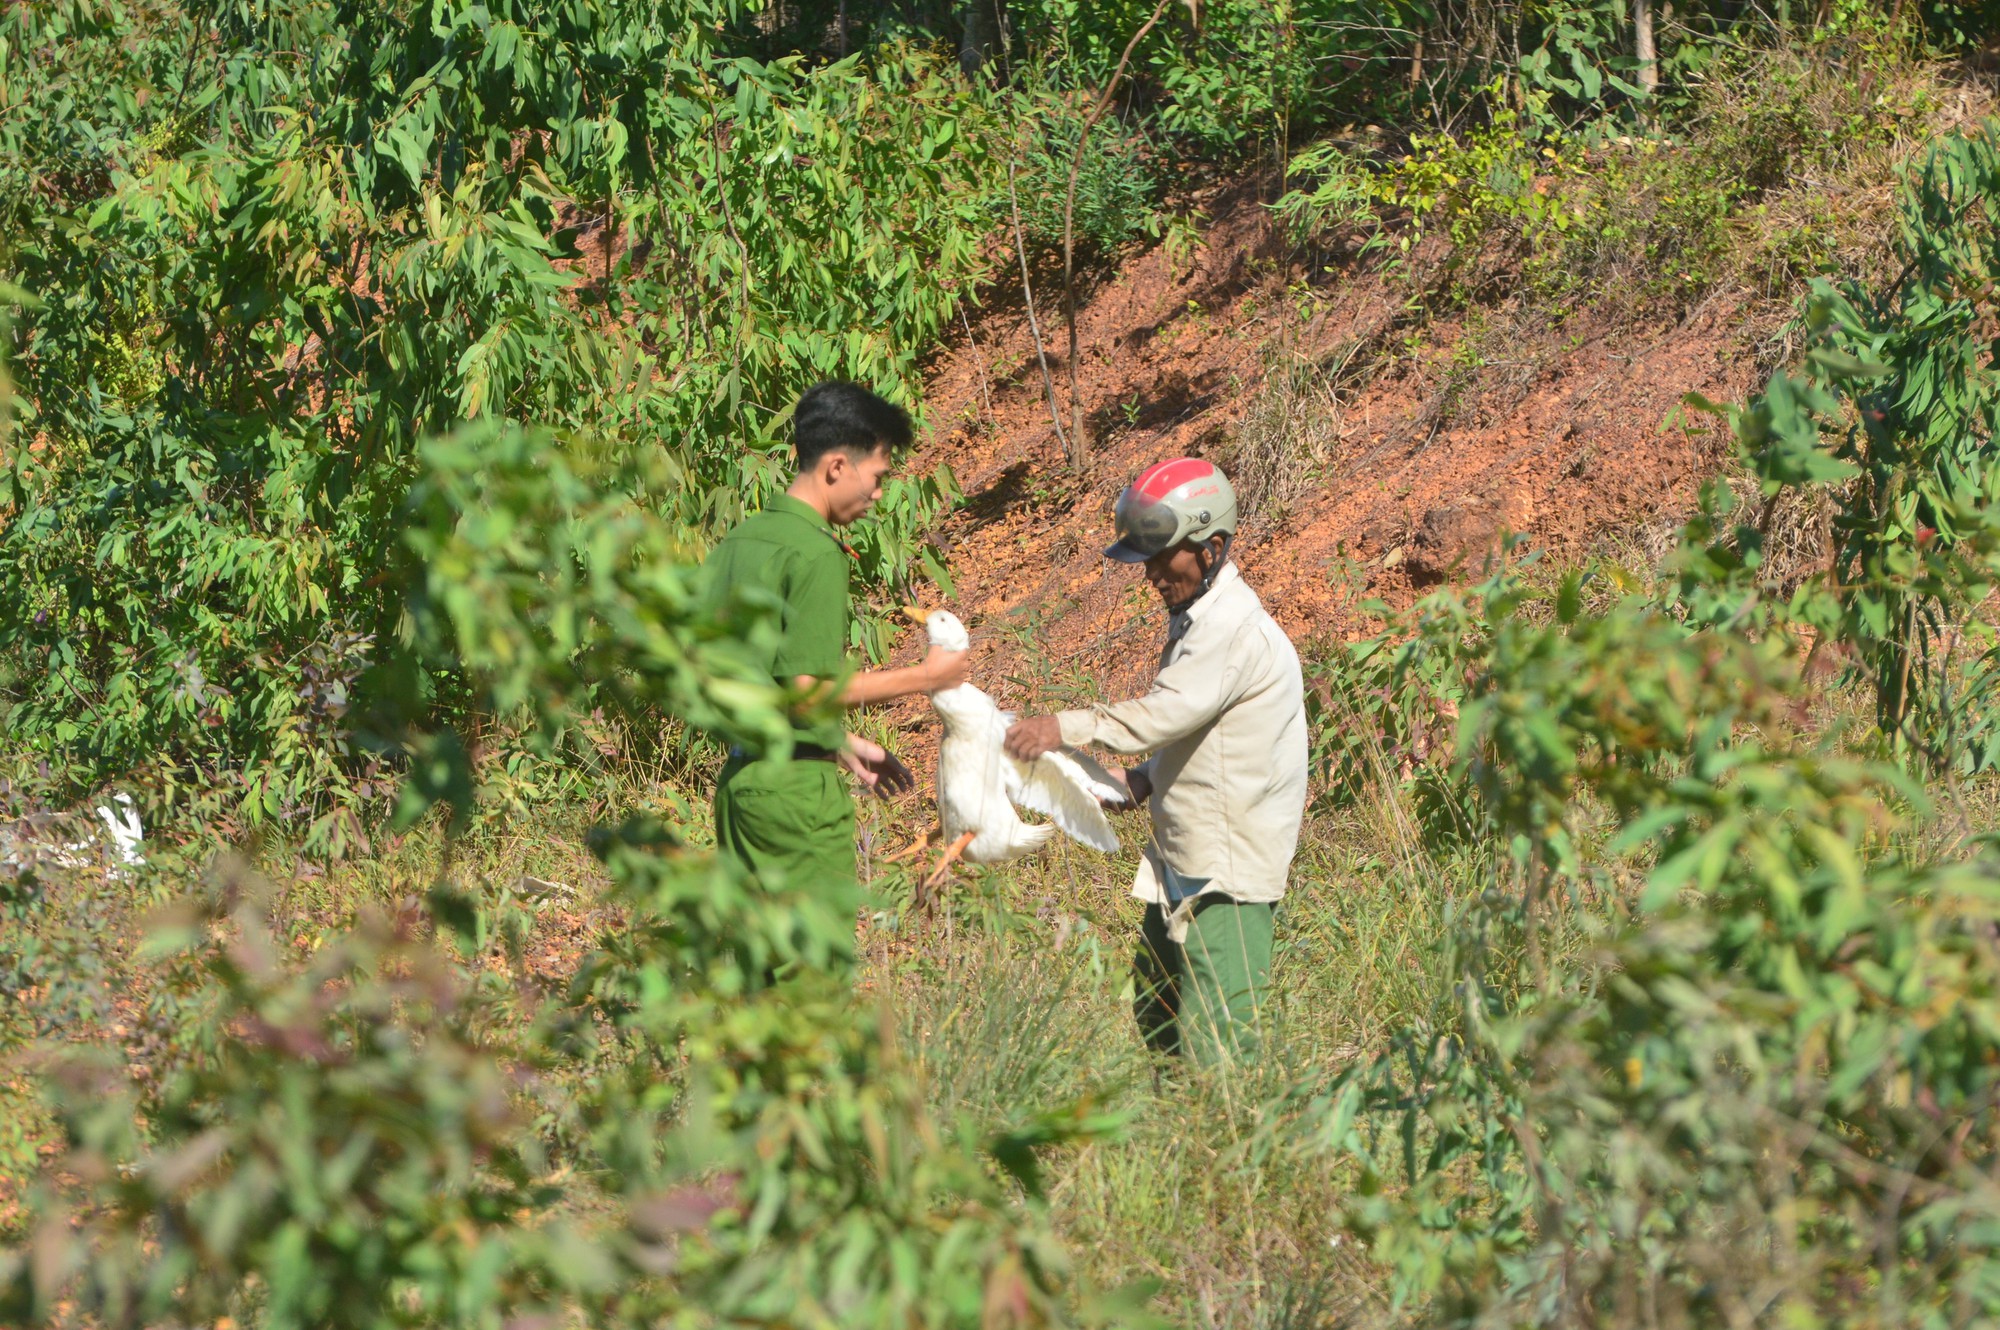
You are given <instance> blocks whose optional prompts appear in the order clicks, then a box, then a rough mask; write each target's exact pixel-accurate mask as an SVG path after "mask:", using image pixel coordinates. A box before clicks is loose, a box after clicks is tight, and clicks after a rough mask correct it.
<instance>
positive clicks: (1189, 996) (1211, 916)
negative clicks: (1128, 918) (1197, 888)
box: [1132, 895, 1273, 1067]
mask: <svg viewBox="0 0 2000 1330" xmlns="http://www.w3.org/2000/svg"><path fill="white" fill-rule="evenodd" d="M1272 913H1273V907H1272V905H1271V904H1270V902H1268V901H1265V902H1260V903H1256V904H1251V903H1247V902H1243V901H1235V900H1231V899H1230V898H1229V897H1227V896H1222V895H1214V896H1203V897H1201V898H1200V899H1199V901H1198V902H1197V903H1196V905H1195V910H1194V918H1193V919H1192V920H1190V921H1189V923H1188V930H1187V940H1186V941H1185V942H1179V943H1176V942H1175V941H1174V940H1173V939H1172V938H1171V937H1169V936H1167V916H1166V911H1165V910H1164V909H1163V908H1161V907H1160V906H1158V905H1148V906H1147V907H1146V918H1145V922H1144V924H1143V925H1142V926H1141V929H1140V936H1139V950H1138V953H1137V954H1136V955H1135V956H1134V957H1133V963H1132V980H1133V998H1132V1010H1133V1014H1134V1015H1135V1016H1137V1017H1138V1020H1139V1033H1140V1034H1141V1035H1143V1036H1144V1037H1145V1040H1146V1043H1147V1044H1148V1045H1149V1046H1151V1047H1152V1048H1153V1049H1155V1050H1157V1051H1159V1052H1162V1053H1171V1054H1175V1055H1179V1054H1182V1053H1187V1054H1192V1055H1193V1057H1194V1059H1195V1061H1197V1062H1199V1063H1201V1064H1202V1065H1204V1066H1211V1067H1212V1066H1216V1065H1218V1064H1221V1063H1225V1062H1232V1061H1236V1062H1240V1061H1242V1060H1243V1059H1245V1058H1248V1057H1253V1056H1255V1054H1256V1051H1257V1025H1258V1020H1259V1017H1260V1015H1261V1013H1262V1009H1263V1006H1264V1003H1265V1001H1266V995H1267V991H1268V989H1269V987H1270V982H1271V921H1272Z"/></svg>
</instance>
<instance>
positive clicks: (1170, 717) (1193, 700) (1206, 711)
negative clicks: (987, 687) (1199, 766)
mask: <svg viewBox="0 0 2000 1330" xmlns="http://www.w3.org/2000/svg"><path fill="white" fill-rule="evenodd" d="M1239 640H1241V639H1239ZM1242 664H1243V662H1242V661H1241V660H1240V659H1232V658H1231V655H1230V653H1229V652H1228V651H1227V650H1226V649H1225V648H1222V647H1220V646H1218V647H1214V648H1210V649H1207V650H1187V649H1185V648H1184V649H1183V650H1182V652H1181V654H1180V656H1179V657H1177V658H1176V659H1175V660H1174V661H1173V663H1172V664H1170V665H1168V666H1166V667H1165V668H1164V669H1162V670H1161V671H1160V672H1159V674H1158V675H1157V676H1156V677H1155V678H1154V679H1153V686H1152V687H1151V688H1149V689H1147V690H1146V693H1145V695H1144V696H1143V697H1135V698H1133V699H1132V700H1131V701H1129V702H1100V703H1098V704H1097V705H1096V706H1093V707H1089V708H1085V709H1081V710H1077V711H1065V712H1062V713H1061V714H1060V715H1059V716H1057V720H1058V721H1059V722H1060V724H1061V725H1062V740H1063V742H1064V743H1066V744H1070V745H1072V746H1077V745H1082V744H1097V745H1099V746H1100V747H1103V748H1108V749H1110V750H1111V751H1112V752H1114V753H1117V754H1118V755H1119V756H1121V757H1130V756H1132V755H1134V754H1137V753H1150V752H1152V751H1154V750H1155V749H1157V748H1161V747H1163V746H1165V745H1167V744H1170V743H1172V742H1173V741H1174V740H1176V739H1184V738H1186V737H1187V736H1188V735H1190V734H1193V733H1194V732H1195V731H1196V730H1199V729H1201V728H1202V727H1203V726H1204V725H1207V724H1208V723H1209V722H1211V721H1213V720H1214V719H1215V718H1216V717H1217V716H1219V715H1221V714H1222V712H1223V710H1224V709H1225V708H1227V707H1228V706H1229V704H1230V703H1232V702H1234V701H1236V700H1237V693H1238V691H1239V687H1240V685H1239V680H1241V678H1242V677H1243V669H1242Z"/></svg>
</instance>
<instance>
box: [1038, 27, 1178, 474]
mask: <svg viewBox="0 0 2000 1330" xmlns="http://www.w3.org/2000/svg"><path fill="white" fill-rule="evenodd" d="M1172 3H1173V0H1160V2H1159V3H1158V4H1156V5H1154V6H1153V13H1152V16H1151V17H1150V18H1148V19H1147V20H1146V21H1145V22H1144V23H1142V24H1140V25H1139V30H1138V31H1137V32H1135V33H1133V34H1132V40H1131V41H1129V42H1126V43H1125V51H1124V53H1123V54H1122V55H1120V56H1119V57H1118V67H1117V68H1116V69H1114V70H1112V71H1111V78H1110V80H1109V81H1107V82H1106V83H1105V85H1104V91H1103V92H1101V93H1099V94H1098V97H1097V103H1096V105H1094V106H1092V107H1091V108H1090V114H1088V115H1086V116H1085V117H1084V118H1083V128H1082V130H1081V131H1079V132H1078V134H1077V136H1076V156H1075V157H1074V158H1073V159H1072V160H1071V161H1070V164H1069V188H1068V189H1067V191H1065V192H1064V194H1063V317H1064V319H1065V320H1066V321H1067V322H1068V324H1069V449H1068V452H1069V462H1070V465H1071V466H1073V467H1076V468H1078V469H1079V470H1080V469H1082V467H1083V466H1084V464H1085V463H1086V462H1088V461H1089V460H1090V438H1089V435H1088V434H1086V433H1085V432H1084V424H1083V405H1082V402H1083V397H1082V389H1081V388H1080V387H1079V386H1078V376H1077V348H1076V178H1077V175H1078V173H1079V172H1081V171H1082V170H1083V152H1084V149H1085V147H1087V146H1088V145H1089V143H1090V131H1091V130H1092V129H1093V128H1095V127H1096V125H1097V122H1098V121H1099V120H1101V119H1102V118H1103V117H1104V113H1105V112H1106V111H1108V110H1110V109H1111V99H1112V97H1113V96H1114V95H1115V94H1116V93H1117V91H1118V80H1119V79H1121V78H1123V77H1124V76H1125V66H1126V65H1127V64H1129V63H1130V62H1131V60H1132V52H1133V51H1135V50H1137V49H1138V47H1139V43H1140V42H1141V41H1143V40H1145V37H1146V34H1147V33H1149V32H1151V31H1152V30H1153V25H1154V24H1156V23H1158V22H1159V21H1160V15H1162V14H1164V13H1166V12H1167V6H1168V5H1170V4H1172Z"/></svg>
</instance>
